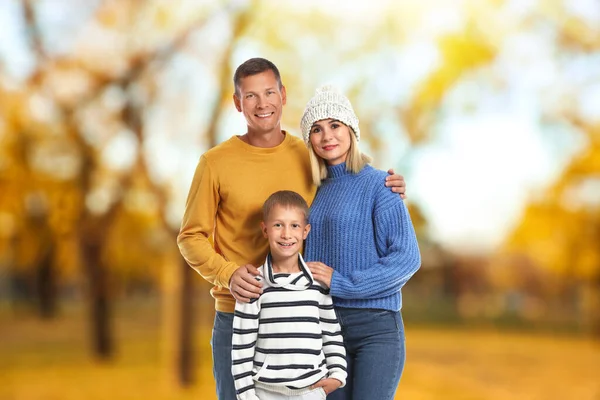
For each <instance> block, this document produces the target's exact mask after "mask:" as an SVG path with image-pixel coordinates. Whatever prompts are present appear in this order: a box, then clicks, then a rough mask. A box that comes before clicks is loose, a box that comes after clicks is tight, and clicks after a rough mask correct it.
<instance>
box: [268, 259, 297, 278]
mask: <svg viewBox="0 0 600 400" xmlns="http://www.w3.org/2000/svg"><path fill="white" fill-rule="evenodd" d="M271 265H272V266H273V272H274V273H277V274H281V273H285V274H295V273H296V272H300V265H298V255H297V254H296V255H295V256H294V257H287V258H283V259H277V258H275V257H273V256H271Z"/></svg>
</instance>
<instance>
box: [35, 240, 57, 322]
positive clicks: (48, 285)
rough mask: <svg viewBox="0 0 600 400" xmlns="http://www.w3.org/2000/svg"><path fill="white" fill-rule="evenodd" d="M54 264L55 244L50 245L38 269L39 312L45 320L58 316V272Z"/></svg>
mask: <svg viewBox="0 0 600 400" xmlns="http://www.w3.org/2000/svg"><path fill="white" fill-rule="evenodd" d="M48 240H52V239H50V238H48ZM53 262H54V244H53V243H48V244H47V248H46V249H45V250H44V254H43V255H42V257H41V258H40V261H39V264H38V266H37V269H36V274H37V276H36V289H37V298H38V312H39V315H40V317H41V318H43V319H52V318H54V317H56V314H57V288H56V270H55V268H54V265H53Z"/></svg>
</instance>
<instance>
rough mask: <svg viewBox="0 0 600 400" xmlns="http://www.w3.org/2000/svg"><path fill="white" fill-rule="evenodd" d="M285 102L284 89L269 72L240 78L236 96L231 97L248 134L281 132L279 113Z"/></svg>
mask: <svg viewBox="0 0 600 400" xmlns="http://www.w3.org/2000/svg"><path fill="white" fill-rule="evenodd" d="M238 96H239V97H238ZM285 101H286V97H285V87H281V89H280V88H279V84H278V83H277V78H275V74H274V73H273V71H271V70H268V71H265V72H261V73H260V74H256V75H250V76H247V77H245V78H242V79H241V81H240V84H239V86H238V94H237V95H236V94H234V95H233V102H234V103H235V108H236V109H237V110H238V111H239V112H241V113H243V114H244V118H246V123H247V125H248V132H249V133H250V132H251V131H252V132H254V133H270V132H273V131H279V130H281V126H280V122H281V113H282V110H283V106H284V105H285Z"/></svg>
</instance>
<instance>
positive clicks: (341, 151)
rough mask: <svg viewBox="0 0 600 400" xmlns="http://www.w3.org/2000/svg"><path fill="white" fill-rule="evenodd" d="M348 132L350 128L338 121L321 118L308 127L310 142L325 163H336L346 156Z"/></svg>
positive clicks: (348, 146)
mask: <svg viewBox="0 0 600 400" xmlns="http://www.w3.org/2000/svg"><path fill="white" fill-rule="evenodd" d="M350 134H351V132H350V128H348V126H346V125H344V124H343V123H341V122H340V121H337V120H335V119H323V120H321V121H317V122H315V123H314V124H313V126H312V127H311V128H310V144H311V145H312V148H313V150H314V152H315V154H316V155H317V156H319V157H321V158H322V159H323V160H325V162H326V163H327V165H338V164H341V163H343V162H345V161H346V157H348V152H349V151H350V141H351V139H350Z"/></svg>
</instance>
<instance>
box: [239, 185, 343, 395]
mask: <svg viewBox="0 0 600 400" xmlns="http://www.w3.org/2000/svg"><path fill="white" fill-rule="evenodd" d="M261 228H262V232H263V235H264V237H265V238H267V239H268V242H269V248H270V253H269V254H268V255H267V259H266V261H265V263H264V265H263V266H261V267H260V268H259V271H260V276H259V277H257V278H256V279H258V280H260V281H262V284H263V286H262V287H263V292H262V294H261V296H260V297H259V298H258V299H252V300H251V301H250V303H242V302H237V303H236V305H235V313H234V318H233V347H232V353H231V354H232V364H233V365H232V373H233V377H234V382H235V387H236V392H237V398H238V399H239V400H256V399H260V400H267V399H284V398H285V399H295V400H309V399H324V398H325V396H326V395H327V394H328V393H331V392H332V391H334V390H336V389H337V388H339V387H341V386H343V385H344V384H345V381H346V375H347V373H346V359H345V356H346V351H345V349H344V344H343V342H342V334H341V330H340V325H339V324H338V321H337V318H336V315H335V312H334V310H333V303H332V300H331V296H329V294H328V292H327V291H326V290H325V289H324V288H323V287H322V286H321V284H319V283H317V282H316V281H315V280H314V279H313V277H312V274H311V273H310V270H309V269H308V267H307V266H306V264H305V263H304V260H303V259H302V256H301V255H300V250H301V249H302V244H303V241H304V239H306V237H307V235H308V232H309V231H310V224H308V205H307V204H306V201H305V200H304V199H303V198H302V196H300V195H299V194H298V193H296V192H292V191H287V190H284V191H279V192H275V193H273V194H272V195H271V196H270V197H269V198H268V199H267V201H266V202H265V203H264V205H263V222H261Z"/></svg>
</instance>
